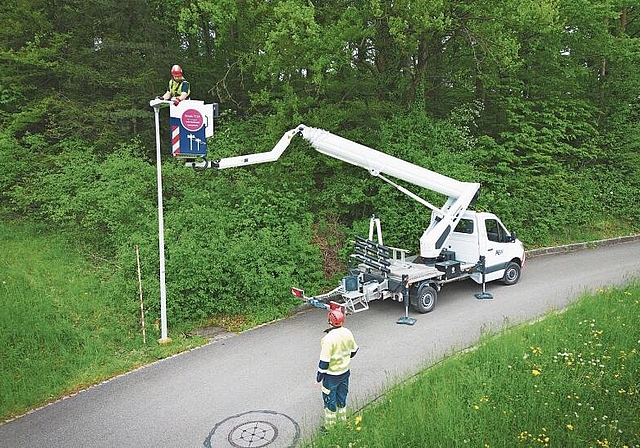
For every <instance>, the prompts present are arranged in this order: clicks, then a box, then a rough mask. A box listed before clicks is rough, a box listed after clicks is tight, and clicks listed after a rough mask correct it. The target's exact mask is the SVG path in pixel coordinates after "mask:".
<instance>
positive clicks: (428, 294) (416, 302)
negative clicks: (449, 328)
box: [411, 283, 438, 314]
mask: <svg viewBox="0 0 640 448" xmlns="http://www.w3.org/2000/svg"><path fill="white" fill-rule="evenodd" d="M437 300H438V292H437V291H436V290H435V288H433V287H432V286H431V285H429V284H428V283H423V284H422V285H420V287H419V288H418V293H417V294H416V296H415V297H414V298H413V300H411V305H412V306H413V308H414V309H415V310H416V311H417V312H418V313H421V314H425V313H428V312H430V311H433V309H434V308H435V307H436V301H437Z"/></svg>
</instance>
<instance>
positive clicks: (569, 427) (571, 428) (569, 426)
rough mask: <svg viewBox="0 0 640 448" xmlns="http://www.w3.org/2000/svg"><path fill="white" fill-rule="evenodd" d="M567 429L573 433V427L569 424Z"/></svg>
mask: <svg viewBox="0 0 640 448" xmlns="http://www.w3.org/2000/svg"><path fill="white" fill-rule="evenodd" d="M567 429H568V430H569V431H573V425H572V424H571V423H569V424H567Z"/></svg>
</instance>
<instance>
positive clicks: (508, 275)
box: [502, 261, 520, 285]
mask: <svg viewBox="0 0 640 448" xmlns="http://www.w3.org/2000/svg"><path fill="white" fill-rule="evenodd" d="M518 280H520V265H519V264H518V263H516V262H514V261H512V262H511V263H509V264H508V265H507V268H506V269H505V270H504V275H503V276H502V283H504V284H505V285H515V284H516V283H518Z"/></svg>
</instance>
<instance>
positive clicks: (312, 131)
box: [191, 124, 480, 258]
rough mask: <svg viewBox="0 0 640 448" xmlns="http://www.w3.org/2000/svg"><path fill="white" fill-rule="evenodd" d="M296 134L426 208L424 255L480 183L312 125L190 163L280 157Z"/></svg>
mask: <svg viewBox="0 0 640 448" xmlns="http://www.w3.org/2000/svg"><path fill="white" fill-rule="evenodd" d="M296 135H300V136H302V137H303V138H304V139H305V140H307V141H308V142H309V143H310V144H311V146H312V147H313V148H314V149H315V150H316V151H318V152H321V153H323V154H326V155H328V156H330V157H333V158H336V159H339V160H342V161H344V162H347V163H350V164H352V165H356V166H359V167H362V168H364V169H366V170H367V171H369V173H370V174H371V175H372V176H377V177H380V178H381V179H382V180H384V181H385V182H388V183H389V184H391V185H393V186H394V187H395V188H397V189H398V190H400V191H401V192H403V193H405V194H407V195H408V196H410V197H411V198H413V199H415V200H416V201H418V202H420V203H421V204H423V205H425V206H426V207H428V208H430V209H431V210H432V211H433V213H435V219H433V220H432V223H431V225H430V226H429V228H428V229H427V230H425V232H424V233H423V234H422V236H421V237H420V255H421V256H422V257H424V258H436V257H437V256H438V255H439V254H440V252H441V251H442V249H443V248H444V247H445V243H446V242H447V240H448V238H449V236H450V235H451V232H452V231H453V229H455V227H456V225H457V224H458V222H459V221H460V218H461V217H462V214H463V213H464V211H465V210H466V209H467V207H469V205H470V204H471V203H472V201H473V200H474V199H475V197H476V195H477V193H478V191H479V189H480V184H478V183H470V182H460V181H458V180H455V179H452V178H450V177H447V176H443V175H441V174H438V173H436V172H433V171H431V170H428V169H426V168H423V167H420V166H417V165H414V164H412V163H409V162H407V161H404V160H401V159H398V158H396V157H393V156H390V155H388V154H385V153H383V152H380V151H377V150H375V149H372V148H369V147H367V146H364V145H361V144H359V143H356V142H353V141H351V140H347V139H346V138H343V137H340V136H337V135H335V134H332V133H330V132H328V131H325V130H323V129H318V128H312V127H308V126H305V125H303V124H301V125H299V126H298V127H296V128H295V129H292V130H290V131H288V132H286V133H285V134H284V135H283V136H282V138H281V139H280V140H279V141H278V143H277V144H276V145H275V146H274V148H273V149H272V150H271V151H269V152H262V153H257V154H248V155H243V156H236V157H228V158H224V159H221V160H218V161H203V162H194V163H191V166H193V167H194V168H218V169H223V168H233V167H239V166H245V165H254V164H257V163H265V162H273V161H276V160H278V159H279V158H280V156H281V155H282V153H283V152H284V151H285V149H287V147H288V146H289V144H290V143H291V140H292V139H293V137H294V136H296ZM383 174H388V175H389V176H392V177H395V178H396V179H401V180H403V181H406V182H409V183H411V184H413V185H417V186H420V187H423V188H427V189H429V190H432V191H435V192H437V193H440V194H443V195H445V196H447V197H448V199H447V201H446V202H445V204H444V205H443V206H442V207H441V208H438V207H435V206H434V205H432V204H430V203H429V202H427V201H426V200H424V199H422V198H421V197H419V196H417V195H416V194H414V193H412V192H411V191H409V190H407V189H406V188H404V187H402V186H401V185H398V184H396V183H394V182H392V181H391V180H389V179H387V178H386V177H385V176H383Z"/></svg>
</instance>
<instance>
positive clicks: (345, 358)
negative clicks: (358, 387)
mask: <svg viewBox="0 0 640 448" xmlns="http://www.w3.org/2000/svg"><path fill="white" fill-rule="evenodd" d="M328 320H329V324H330V325H331V328H329V329H327V330H325V333H326V335H325V336H324V337H323V338H322V340H321V341H320V346H321V350H320V362H319V363H318V373H317V375H316V381H317V382H318V384H321V385H322V401H323V403H324V428H325V429H329V428H330V427H331V426H333V425H335V423H336V421H337V420H341V421H346V420H347V410H346V405H347V394H348V393H349V376H350V375H351V372H350V371H349V364H350V363H351V358H353V357H354V356H355V355H356V353H357V352H358V348H359V347H358V345H357V344H356V341H355V339H354V338H353V334H352V333H351V331H350V330H349V329H347V328H345V327H344V326H343V325H344V312H343V311H342V310H340V309H332V310H331V311H329V316H328Z"/></svg>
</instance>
